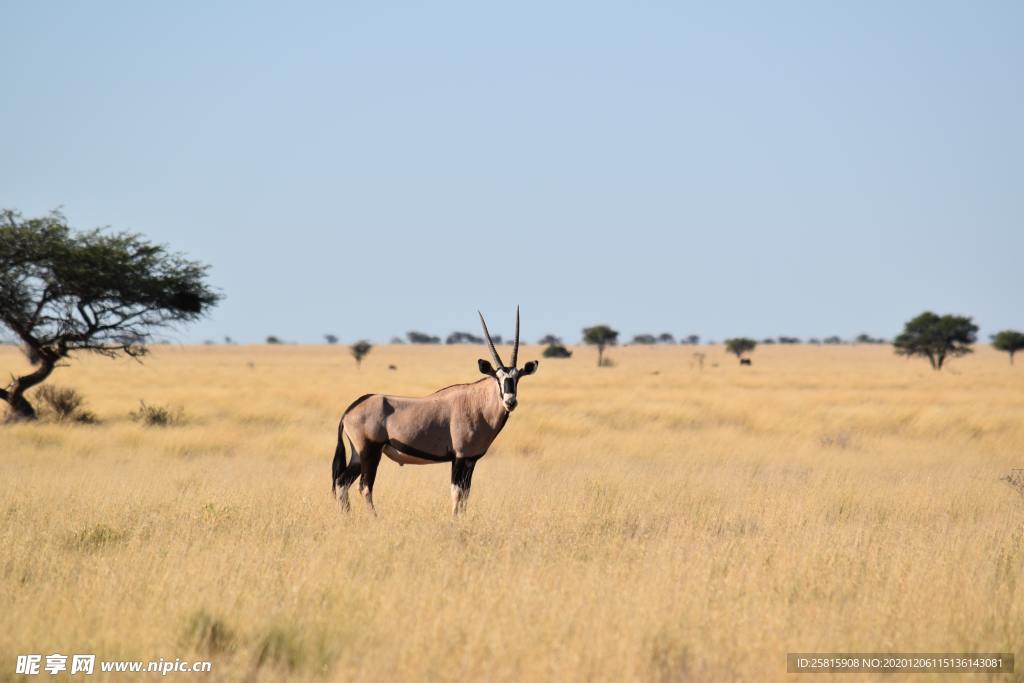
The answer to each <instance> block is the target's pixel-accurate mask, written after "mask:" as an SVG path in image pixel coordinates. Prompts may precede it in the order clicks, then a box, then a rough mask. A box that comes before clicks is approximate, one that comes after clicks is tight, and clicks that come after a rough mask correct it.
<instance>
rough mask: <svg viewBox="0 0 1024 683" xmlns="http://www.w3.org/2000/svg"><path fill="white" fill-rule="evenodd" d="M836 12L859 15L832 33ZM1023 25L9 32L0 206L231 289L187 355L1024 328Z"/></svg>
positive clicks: (766, 16) (400, 12)
mask: <svg viewBox="0 0 1024 683" xmlns="http://www.w3.org/2000/svg"><path fill="white" fill-rule="evenodd" d="M843 5H845V6H843ZM1022 36H1024V3H1021V2H1018V1H1012V2H998V1H990V2H989V1H987V2H978V3H968V2H955V3H945V2H895V3H894V2H848V3H820V2H810V1H808V2H802V3H784V2H782V3H776V2H771V3H765V2H751V3H739V2H725V3H699V4H696V3H695V4H692V5H685V4H683V3H677V2H666V3H653V2H631V3H604V2H593V1H588V2H565V3H549V2H541V3H480V2H466V3H425V2H416V3H384V2H359V3H341V2H339V3H326V2H325V3H284V2H274V3H267V4H258V3H234V4H229V3H205V2H204V3H200V2H175V3H128V2H122V3H114V2H100V3H92V2H28V1H23V2H7V3H5V5H4V10H3V18H2V21H0V85H2V88H0V93H2V95H0V98H2V101H3V105H2V106H0V130H2V135H0V206H4V207H14V208H18V209H20V210H21V211H22V212H23V213H26V214H38V213H42V212H45V211H47V210H49V209H51V208H54V207H57V206H63V208H64V211H65V213H66V214H67V215H68V217H69V218H70V220H71V221H72V223H73V224H74V225H76V226H79V227H94V226H97V225H111V226H113V227H115V228H120V229H128V230H133V231H139V232H143V233H145V234H146V235H148V236H150V237H151V238H153V239H155V240H158V241H160V242H165V243H167V244H169V245H171V246H172V247H173V248H175V249H176V250H180V251H184V252H186V253H187V254H189V255H190V256H192V257H194V258H197V259H200V260H202V261H205V262H208V263H210V264H211V265H212V266H213V269H212V272H211V276H212V282H213V283H214V284H215V285H216V286H217V287H219V288H221V289H222V290H223V292H224V293H225V295H226V297H227V298H226V300H225V301H224V303H223V304H222V305H221V306H220V307H219V308H218V309H217V310H216V311H215V312H214V313H213V314H212V316H211V317H210V318H209V319H208V320H206V321H204V322H202V323H200V324H198V325H195V326H192V327H190V328H187V329H185V330H183V331H181V332H180V333H179V334H178V335H177V337H176V338H177V339H180V340H182V341H199V340H202V339H205V338H216V339H220V338H221V337H222V336H223V335H231V336H233V337H234V338H235V339H237V340H240V341H259V340H262V339H263V338H264V337H265V336H266V335H268V334H276V335H279V336H281V337H283V338H286V339H289V340H295V341H302V342H309V341H319V340H320V339H321V335H322V334H323V333H325V332H333V333H336V334H338V335H339V336H340V337H341V338H342V339H343V340H345V341H351V340H353V339H356V338H360V337H368V338H371V339H375V340H378V341H379V340H387V339H389V338H390V337H391V336H393V335H400V334H404V332H405V331H406V330H409V329H414V328H415V329H422V330H424V331H427V332H431V333H434V334H438V335H442V336H443V335H445V334H447V333H448V332H450V331H452V330H456V329H463V330H469V331H472V332H477V331H478V323H477V320H476V309H477V308H478V307H479V308H481V309H483V311H484V312H485V314H487V315H488V316H489V317H490V319H491V321H492V322H491V325H492V329H493V330H494V331H496V332H501V333H504V334H506V335H507V334H508V333H509V332H510V331H511V325H512V316H513V312H514V310H515V305H516V304H517V303H520V304H522V307H523V327H524V335H525V336H526V337H528V338H530V339H531V340H535V339H536V338H538V337H539V336H541V335H542V334H544V333H547V332H553V333H556V334H560V335H563V336H565V337H566V338H567V340H572V341H574V340H577V339H578V338H579V330H580V328H581V327H583V326H584V325H586V324H591V323H597V322H607V323H610V324H612V325H613V326H614V327H616V328H617V329H619V330H621V331H622V334H623V336H625V337H627V338H628V337H631V336H632V335H633V334H635V333H639V332H654V333H658V332H662V331H670V332H673V333H675V334H681V335H684V334H688V333H691V332H693V333H699V334H701V335H703V336H704V338H705V339H707V338H715V339H719V340H720V339H722V338H724V337H726V336H731V335H741V334H743V335H752V336H755V337H757V338H761V337H765V336H775V335H779V334H787V335H796V336H802V337H807V336H812V335H813V336H824V335H830V334H839V335H843V336H852V335H855V334H857V333H859V332H868V333H871V334H873V335H882V336H886V337H890V336H892V335H894V334H895V333H896V332H898V330H899V328H900V326H901V324H902V322H903V321H904V320H906V319H908V318H909V317H911V316H913V315H915V314H917V313H919V312H920V311H921V310H923V309H926V308H930V309H934V310H936V311H938V312H952V313H963V314H970V315H973V316H975V319H976V320H977V322H978V323H979V324H980V325H981V327H982V334H983V335H985V336H984V337H983V338H987V335H988V334H989V333H991V332H994V331H996V330H998V329H1001V328H1004V327H1016V328H1018V329H1020V328H1024V303H1022V299H1021V292H1020V282H1021V274H1022V272H1024V268H1022V265H1021V260H1022V256H1024V38H1022Z"/></svg>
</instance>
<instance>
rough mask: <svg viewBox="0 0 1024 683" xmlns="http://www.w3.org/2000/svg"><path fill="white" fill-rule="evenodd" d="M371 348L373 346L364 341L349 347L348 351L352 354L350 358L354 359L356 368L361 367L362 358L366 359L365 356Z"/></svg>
mask: <svg viewBox="0 0 1024 683" xmlns="http://www.w3.org/2000/svg"><path fill="white" fill-rule="evenodd" d="M372 348H373V345H372V344H370V342H368V341H366V340H365V339H362V340H360V341H357V342H356V343H355V344H353V345H352V346H350V347H349V350H350V351H351V352H352V357H353V358H355V359H356V367H357V368H362V367H363V358H365V357H366V354H368V353H369V352H370V349H372Z"/></svg>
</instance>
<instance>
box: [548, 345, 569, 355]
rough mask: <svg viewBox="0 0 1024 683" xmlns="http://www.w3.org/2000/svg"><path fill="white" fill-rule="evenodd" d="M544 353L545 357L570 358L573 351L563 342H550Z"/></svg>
mask: <svg viewBox="0 0 1024 683" xmlns="http://www.w3.org/2000/svg"><path fill="white" fill-rule="evenodd" d="M542 355H543V356H544V357H545V358H569V357H570V356H572V351H570V350H569V349H567V348H565V347H564V346H562V345H561V344H548V346H547V348H546V349H544V353H543V354H542Z"/></svg>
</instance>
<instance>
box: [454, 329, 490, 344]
mask: <svg viewBox="0 0 1024 683" xmlns="http://www.w3.org/2000/svg"><path fill="white" fill-rule="evenodd" d="M444 343H445V344H483V343H484V338H483V337H478V336H476V335H475V334H472V333H470V332H452V333H451V334H449V335H448V338H447V339H445V340H444Z"/></svg>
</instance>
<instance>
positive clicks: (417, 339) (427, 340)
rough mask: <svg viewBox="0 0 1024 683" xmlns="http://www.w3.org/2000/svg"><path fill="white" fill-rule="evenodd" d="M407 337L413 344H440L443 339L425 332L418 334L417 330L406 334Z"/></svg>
mask: <svg viewBox="0 0 1024 683" xmlns="http://www.w3.org/2000/svg"><path fill="white" fill-rule="evenodd" d="M405 336H406V337H408V338H409V342H410V343H412V344H440V343H441V338H440V337H434V336H432V335H429V334H427V333H425V332H417V331H416V330H410V331H409V332H406V333H405Z"/></svg>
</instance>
